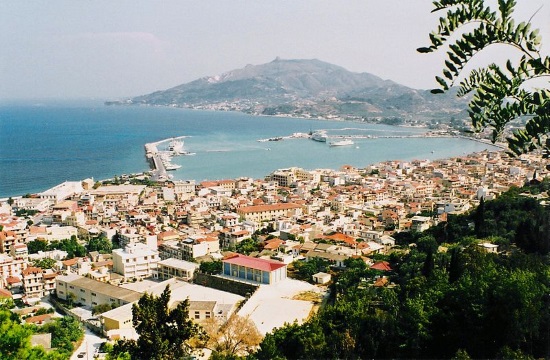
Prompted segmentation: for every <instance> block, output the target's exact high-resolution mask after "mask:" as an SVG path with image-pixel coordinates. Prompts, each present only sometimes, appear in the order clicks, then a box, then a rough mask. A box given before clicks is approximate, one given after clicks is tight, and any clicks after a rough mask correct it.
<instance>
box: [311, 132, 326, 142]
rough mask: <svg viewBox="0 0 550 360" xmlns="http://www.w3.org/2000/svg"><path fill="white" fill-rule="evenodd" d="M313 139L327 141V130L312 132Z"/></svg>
mask: <svg viewBox="0 0 550 360" xmlns="http://www.w3.org/2000/svg"><path fill="white" fill-rule="evenodd" d="M311 140H313V141H319V142H327V133H326V131H315V132H314V133H312V134H311Z"/></svg>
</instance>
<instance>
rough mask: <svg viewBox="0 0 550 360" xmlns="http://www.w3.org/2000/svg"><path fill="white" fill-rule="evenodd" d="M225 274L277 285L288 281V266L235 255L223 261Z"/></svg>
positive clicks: (240, 278)
mask: <svg viewBox="0 0 550 360" xmlns="http://www.w3.org/2000/svg"><path fill="white" fill-rule="evenodd" d="M222 262H223V274H224V275H225V276H229V277H232V278H236V279H239V280H247V281H251V282H255V283H260V284H275V283H278V282H280V281H282V280H284V279H286V275H287V274H286V271H287V265H286V264H284V263H282V262H279V261H273V260H267V259H258V258H253V257H250V256H245V255H241V254H235V255H233V256H231V257H229V258H226V259H223V260H222Z"/></svg>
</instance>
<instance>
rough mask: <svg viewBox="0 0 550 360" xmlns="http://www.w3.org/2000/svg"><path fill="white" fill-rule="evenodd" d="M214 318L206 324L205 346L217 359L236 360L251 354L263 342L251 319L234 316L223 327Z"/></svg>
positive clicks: (204, 325)
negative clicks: (238, 357)
mask: <svg viewBox="0 0 550 360" xmlns="http://www.w3.org/2000/svg"><path fill="white" fill-rule="evenodd" d="M220 325H221V324H220V322H219V321H218V320H216V319H214V318H211V319H208V320H207V321H206V322H205V323H204V324H203V327H204V330H205V332H206V335H207V337H206V341H204V343H203V346H204V347H206V348H208V349H211V350H212V351H213V352H214V353H215V355H213V357H217V358H225V359H227V358H229V359H231V358H235V357H237V356H244V355H248V354H250V353H251V352H252V351H253V350H254V349H255V348H256V346H258V345H259V344H260V342H261V340H262V335H261V334H260V332H259V331H258V329H257V328H256V325H254V323H253V322H252V320H250V319H249V318H245V317H241V316H238V315H236V314H233V315H232V316H231V317H230V318H229V320H227V322H226V323H225V324H223V325H222V326H220Z"/></svg>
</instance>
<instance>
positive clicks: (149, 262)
mask: <svg viewBox="0 0 550 360" xmlns="http://www.w3.org/2000/svg"><path fill="white" fill-rule="evenodd" d="M159 260H160V257H159V255H158V251H156V250H152V249H151V248H149V247H148V246H147V245H145V244H141V243H135V244H130V245H127V246H126V247H125V248H124V249H115V250H113V271H114V272H115V273H118V274H120V275H122V276H124V278H125V279H132V278H139V279H142V278H146V277H150V276H153V271H155V270H156V268H157V263H158V262H159Z"/></svg>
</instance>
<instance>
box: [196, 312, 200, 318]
mask: <svg viewBox="0 0 550 360" xmlns="http://www.w3.org/2000/svg"><path fill="white" fill-rule="evenodd" d="M200 318H201V314H200V312H198V311H195V319H200Z"/></svg>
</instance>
